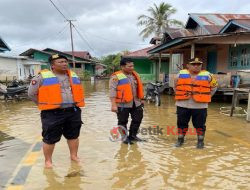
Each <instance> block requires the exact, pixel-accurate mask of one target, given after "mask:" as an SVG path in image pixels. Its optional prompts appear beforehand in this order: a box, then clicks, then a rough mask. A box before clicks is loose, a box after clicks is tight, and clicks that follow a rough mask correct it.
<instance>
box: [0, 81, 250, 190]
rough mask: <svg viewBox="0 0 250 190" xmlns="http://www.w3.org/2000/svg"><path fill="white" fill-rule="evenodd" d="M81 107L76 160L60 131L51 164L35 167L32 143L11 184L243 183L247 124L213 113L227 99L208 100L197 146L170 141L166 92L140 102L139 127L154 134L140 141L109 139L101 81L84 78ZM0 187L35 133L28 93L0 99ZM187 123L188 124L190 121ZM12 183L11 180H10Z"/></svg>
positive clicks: (247, 164)
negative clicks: (157, 102) (157, 101)
mask: <svg viewBox="0 0 250 190" xmlns="http://www.w3.org/2000/svg"><path fill="white" fill-rule="evenodd" d="M85 89H86V107H85V108H83V112H82V117H83V122H84V125H83V127H82V131H81V136H80V147H79V156H80V158H81V163H80V164H79V165H77V164H75V163H71V162H70V159H69V151H68V148H67V143H66V141H65V139H62V140H61V141H60V142H59V143H58V144H57V145H56V148H55V151H54V154H53V162H54V168H53V169H44V168H43V164H44V163H43V161H44V160H43V155H42V152H41V151H40V152H39V153H38V154H37V155H36V159H34V160H33V162H32V165H31V168H30V170H29V172H28V173H26V174H27V175H26V176H21V177H20V176H19V178H22V177H23V179H22V180H23V181H22V180H21V181H22V183H21V186H18V187H19V188H23V189H29V190H30V189H51V190H52V189H53V190H56V189H58V190H59V189H91V190H92V189H96V190H98V189H102V190H103V189H128V190H130V189H213V190H214V189H230V190H231V189H250V138H249V137H250V124H249V123H247V122H246V121H245V118H243V117H233V118H230V117H228V116H225V115H222V114H220V109H219V108H220V107H222V106H229V104H228V103H212V104H211V105H210V108H209V110H208V119H207V133H206V138H205V148H204V149H203V150H197V149H196V148H195V145H196V136H195V135H188V136H187V138H186V141H185V144H184V145H183V147H181V148H175V147H174V143H175V141H176V135H174V134H173V133H172V132H169V131H168V128H167V126H170V127H171V126H176V114H175V112H176V108H175V105H174V100H173V97H171V96H167V95H164V96H163V98H162V106H160V107H155V106H154V105H151V104H146V105H145V109H144V110H145V111H144V119H143V123H142V125H141V127H142V128H149V127H152V128H153V126H159V129H160V128H163V130H162V132H163V134H162V135H161V134H160V133H159V134H158V135H157V134H155V133H149V132H148V133H147V134H146V135H145V134H144V135H142V134H140V136H141V137H142V138H144V139H146V140H147V142H140V143H136V144H134V145H125V144H122V143H121V142H111V141H110V140H109V132H110V129H112V128H113V127H115V126H116V123H117V120H116V115H115V114H114V113H112V112H110V103H109V98H108V81H96V82H95V83H94V84H91V83H90V82H86V83H85ZM0 113H1V114H0V168H1V169H0V189H1V188H2V189H4V188H6V187H8V186H10V185H11V183H12V180H13V178H15V175H17V173H18V170H19V169H20V166H21V165H22V163H23V160H24V159H25V157H27V155H28V154H29V153H30V151H31V149H32V147H33V146H34V144H36V143H37V142H38V141H40V140H38V139H40V138H39V136H40V133H41V124H40V115H39V111H38V110H37V108H36V106H35V105H34V104H33V103H32V102H29V101H23V102H18V103H12V102H8V103H3V102H2V103H0ZM190 127H192V125H191V124H190ZM12 185H15V184H13V183H12Z"/></svg>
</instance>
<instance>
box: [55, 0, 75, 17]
mask: <svg viewBox="0 0 250 190" xmlns="http://www.w3.org/2000/svg"><path fill="white" fill-rule="evenodd" d="M57 2H58V3H59V4H60V5H61V7H62V8H63V9H64V11H65V12H66V13H67V14H68V16H70V17H71V18H73V17H72V14H70V12H69V11H68V10H67V9H66V8H65V7H64V5H63V4H62V2H61V1H60V0H57Z"/></svg>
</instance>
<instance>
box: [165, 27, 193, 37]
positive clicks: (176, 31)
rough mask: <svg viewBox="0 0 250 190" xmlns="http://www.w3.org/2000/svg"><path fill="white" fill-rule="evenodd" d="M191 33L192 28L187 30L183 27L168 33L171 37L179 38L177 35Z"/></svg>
mask: <svg viewBox="0 0 250 190" xmlns="http://www.w3.org/2000/svg"><path fill="white" fill-rule="evenodd" d="M193 35H194V34H193V32H192V30H188V29H185V28H182V29H179V30H175V31H173V32H170V33H169V36H170V37H171V38H172V39H175V38H179V37H186V36H193Z"/></svg>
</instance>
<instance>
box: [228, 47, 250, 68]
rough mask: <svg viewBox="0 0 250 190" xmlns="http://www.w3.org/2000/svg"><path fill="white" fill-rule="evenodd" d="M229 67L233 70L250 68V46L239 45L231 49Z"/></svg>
mask: <svg viewBox="0 0 250 190" xmlns="http://www.w3.org/2000/svg"><path fill="white" fill-rule="evenodd" d="M229 67H230V68H231V69H248V68H250V46H249V45H238V46H236V47H234V46H231V47H230V48H229Z"/></svg>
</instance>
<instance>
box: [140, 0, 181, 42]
mask: <svg viewBox="0 0 250 190" xmlns="http://www.w3.org/2000/svg"><path fill="white" fill-rule="evenodd" d="M176 11H177V10H176V9H175V8H173V7H172V6H171V5H170V4H168V3H164V2H162V3H160V5H159V6H157V5H156V4H155V3H154V6H153V7H150V8H149V9H148V12H149V13H150V16H147V15H140V16H139V17H138V23H137V25H138V26H145V28H144V29H143V30H142V31H141V32H140V36H142V38H143V39H145V38H147V37H149V36H150V35H151V34H154V35H155V36H157V37H160V35H161V34H163V33H164V32H166V30H167V29H168V28H170V27H182V26H183V24H182V22H181V21H178V20H175V19H170V16H171V15H173V14H174V13H176Z"/></svg>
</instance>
